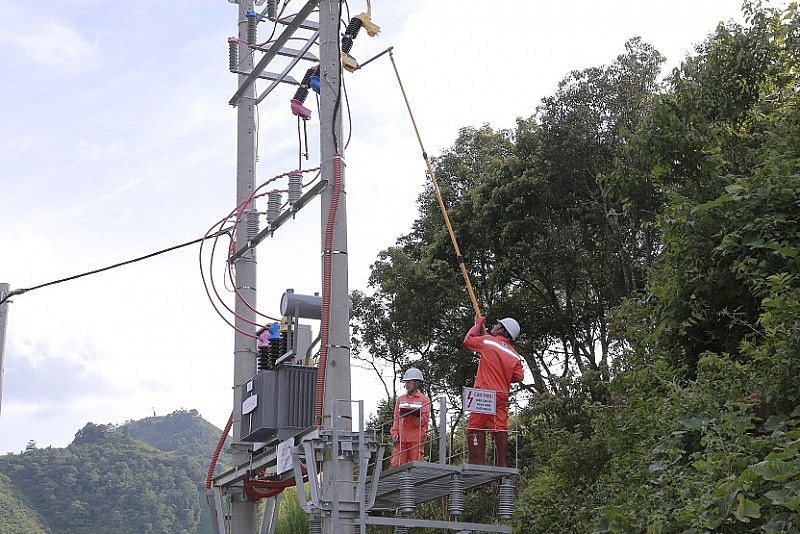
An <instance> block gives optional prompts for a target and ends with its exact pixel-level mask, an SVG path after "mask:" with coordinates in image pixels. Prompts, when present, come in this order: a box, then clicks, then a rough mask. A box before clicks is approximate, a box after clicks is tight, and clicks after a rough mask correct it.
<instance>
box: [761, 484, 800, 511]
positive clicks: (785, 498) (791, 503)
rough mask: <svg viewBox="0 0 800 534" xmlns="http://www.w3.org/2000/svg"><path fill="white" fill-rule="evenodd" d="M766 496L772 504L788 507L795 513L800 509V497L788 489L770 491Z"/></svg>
mask: <svg viewBox="0 0 800 534" xmlns="http://www.w3.org/2000/svg"><path fill="white" fill-rule="evenodd" d="M764 496H765V497H767V498H768V499H770V500H771V501H772V504H776V505H778V506H783V507H786V508H788V509H789V510H792V511H793V512H797V511H798V509H800V495H797V494H795V493H794V492H792V491H790V490H789V489H787V488H782V489H776V490H770V491H768V492H767V493H765V494H764Z"/></svg>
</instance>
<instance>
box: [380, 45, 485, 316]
mask: <svg viewBox="0 0 800 534" xmlns="http://www.w3.org/2000/svg"><path fill="white" fill-rule="evenodd" d="M389 59H391V60H392V67H394V74H395V76H397V83H398V84H399V85H400V91H401V92H402V93H403V100H405V102H406V108H408V115H409V117H411V124H412V125H413V126H414V132H415V133H416V134H417V141H418V142H419V148H420V149H421V150H422V157H423V158H424V159H425V164H426V165H427V166H428V176H430V177H431V182H432V183H433V191H434V193H435V194H436V200H438V201H439V208H440V209H441V210H442V216H443V217H444V222H445V224H446V225H447V231H448V232H449V233H450V240H451V241H452V242H453V248H454V249H455V252H456V259H457V260H458V267H459V268H460V269H461V275H462V276H463V277H464V282H466V284H467V292H468V293H469V298H470V300H471V301H472V307H473V308H474V309H475V315H476V316H478V317H481V309H480V307H479V306H478V300H477V299H476V298H475V291H474V290H473V289H472V282H471V281H470V279H469V273H468V272H467V266H466V265H465V264H464V257H463V256H462V255H461V250H460V249H459V248H458V240H456V234H455V232H454V231H453V226H452V225H451V224H450V217H449V216H448V215H447V208H445V205H444V200H442V193H441V191H439V183H438V182H437V181H436V174H434V172H433V167H431V161H430V159H428V153H427V152H425V147H424V146H423V145H422V138H421V137H420V135H419V129H418V128H417V121H415V120H414V114H413V113H412V112H411V104H409V103H408V97H407V96H406V90H405V89H404V88H403V82H402V81H400V73H399V72H398V71H397V65H396V64H395V62H394V55H393V54H392V52H391V50H390V51H389Z"/></svg>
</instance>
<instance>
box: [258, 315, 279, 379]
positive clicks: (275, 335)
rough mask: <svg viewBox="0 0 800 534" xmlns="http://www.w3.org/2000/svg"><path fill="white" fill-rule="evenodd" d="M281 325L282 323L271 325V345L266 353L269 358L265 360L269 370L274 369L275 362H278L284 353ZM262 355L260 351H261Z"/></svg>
mask: <svg viewBox="0 0 800 534" xmlns="http://www.w3.org/2000/svg"><path fill="white" fill-rule="evenodd" d="M280 330H281V324H280V323H271V324H270V325H269V345H268V347H267V349H266V350H265V352H266V353H267V355H268V356H267V357H266V358H265V361H266V366H267V367H266V368H267V369H274V368H275V362H276V361H278V358H280V357H281V355H282V354H284V353H283V352H281V331H280ZM259 354H260V351H259Z"/></svg>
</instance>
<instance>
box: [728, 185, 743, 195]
mask: <svg viewBox="0 0 800 534" xmlns="http://www.w3.org/2000/svg"><path fill="white" fill-rule="evenodd" d="M725 191H727V192H728V193H730V194H731V195H735V194H736V193H741V192H742V191H744V187H742V186H741V185H739V184H731V185H727V186H725Z"/></svg>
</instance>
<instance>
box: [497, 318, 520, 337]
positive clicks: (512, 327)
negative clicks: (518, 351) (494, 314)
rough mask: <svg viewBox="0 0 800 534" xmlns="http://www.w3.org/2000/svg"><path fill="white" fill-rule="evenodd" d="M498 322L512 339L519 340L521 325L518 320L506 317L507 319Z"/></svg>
mask: <svg viewBox="0 0 800 534" xmlns="http://www.w3.org/2000/svg"><path fill="white" fill-rule="evenodd" d="M497 322H498V323H500V324H501V325H503V328H505V329H506V332H508V335H510V336H511V339H517V336H518V335H519V323H518V322H517V320H516V319H514V318H512V317H506V318H505V319H500V320H499V321H497Z"/></svg>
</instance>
